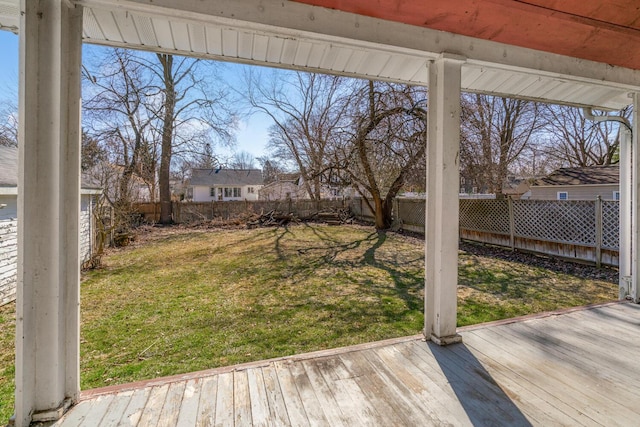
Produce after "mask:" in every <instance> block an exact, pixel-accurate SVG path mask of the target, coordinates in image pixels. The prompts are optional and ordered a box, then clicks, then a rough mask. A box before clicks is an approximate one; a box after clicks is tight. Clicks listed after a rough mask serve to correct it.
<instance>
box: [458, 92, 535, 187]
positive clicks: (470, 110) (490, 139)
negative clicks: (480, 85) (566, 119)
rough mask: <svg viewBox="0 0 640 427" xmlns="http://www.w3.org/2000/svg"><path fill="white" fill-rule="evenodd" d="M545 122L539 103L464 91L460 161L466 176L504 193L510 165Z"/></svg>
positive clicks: (479, 184) (478, 184)
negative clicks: (503, 187) (503, 189)
mask: <svg viewBox="0 0 640 427" xmlns="http://www.w3.org/2000/svg"><path fill="white" fill-rule="evenodd" d="M543 125H544V121H543V118H542V115H541V114H540V106H539V104H537V103H534V102H531V101H525V100H518V99H509V98H500V97H496V96H490V95H481V94H463V96H462V120H461V135H460V136H461V141H460V142H461V144H460V163H461V174H462V176H463V177H465V178H467V179H470V180H472V181H474V182H475V184H476V186H477V187H479V188H481V189H483V190H484V191H487V192H490V193H495V194H496V195H498V196H499V195H501V194H502V186H503V184H504V183H505V180H506V178H507V175H508V173H509V167H510V166H511V165H512V164H513V163H514V162H515V161H516V160H517V159H518V156H520V154H521V153H522V152H523V151H524V150H526V149H527V148H528V147H529V146H530V145H531V144H532V142H533V141H534V139H535V135H536V133H537V132H538V131H540V129H542V127H543Z"/></svg>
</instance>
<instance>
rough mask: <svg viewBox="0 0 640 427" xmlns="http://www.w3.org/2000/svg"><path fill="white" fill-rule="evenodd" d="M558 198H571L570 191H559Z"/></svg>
mask: <svg viewBox="0 0 640 427" xmlns="http://www.w3.org/2000/svg"><path fill="white" fill-rule="evenodd" d="M558 200H569V193H567V192H566V191H558Z"/></svg>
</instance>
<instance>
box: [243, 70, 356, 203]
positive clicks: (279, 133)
mask: <svg viewBox="0 0 640 427" xmlns="http://www.w3.org/2000/svg"><path fill="white" fill-rule="evenodd" d="M278 76H284V78H283V79H282V80H279V79H277V78H276V77H275V75H274V77H273V78H272V79H271V80H270V81H269V82H268V83H267V84H265V82H264V81H260V79H259V78H258V77H256V76H255V75H252V76H250V77H249V91H248V99H249V102H250V103H251V105H252V106H253V108H254V109H256V110H258V111H261V112H262V113H264V114H266V115H268V116H269V117H271V119H272V120H273V123H274V124H273V125H272V126H271V128H270V129H269V135H270V139H269V148H271V149H272V150H273V153H274V156H275V157H277V158H279V159H281V160H283V161H285V162H289V163H291V164H292V165H293V166H294V167H295V168H296V169H298V170H299V171H300V174H301V176H302V178H303V183H304V186H305V189H306V191H307V194H308V195H309V198H311V199H314V200H319V199H320V198H321V197H322V181H323V174H324V172H325V171H326V170H327V167H328V164H327V162H328V148H329V146H330V144H331V143H332V140H334V139H335V138H336V134H337V133H338V132H339V130H340V123H341V122H342V120H343V113H344V111H345V109H346V104H345V103H344V100H343V93H342V88H343V86H342V82H343V79H342V78H340V77H335V76H327V75H320V74H308V73H301V72H297V73H287V74H282V73H280V74H278Z"/></svg>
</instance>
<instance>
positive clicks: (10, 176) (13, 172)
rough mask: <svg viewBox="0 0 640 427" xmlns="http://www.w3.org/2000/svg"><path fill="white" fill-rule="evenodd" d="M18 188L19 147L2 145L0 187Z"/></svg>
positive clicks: (0, 149) (0, 152)
mask: <svg viewBox="0 0 640 427" xmlns="http://www.w3.org/2000/svg"><path fill="white" fill-rule="evenodd" d="M17 186H18V147H6V146H4V145H0V187H17Z"/></svg>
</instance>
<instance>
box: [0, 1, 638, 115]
mask: <svg viewBox="0 0 640 427" xmlns="http://www.w3.org/2000/svg"><path fill="white" fill-rule="evenodd" d="M78 3H80V4H83V5H84V6H85V8H84V34H83V35H84V41H85V42H87V43H95V44H102V45H109V46H119V47H128V48H134V49H145V50H151V51H163V52H169V53H174V54H179V55H191V56H198V57H203V58H210V59H217V60H226V61H234V62H243V63H250V64H257V65H267V66H275V67H281V68H291V69H297V70H305V71H315V72H327V73H333V74H339V75H345V76H352V77H362V78H370V79H380V80H387V81H395V82H403V83H409V84H414V85H426V84H427V75H428V73H427V65H428V62H429V60H432V59H435V58H437V57H438V56H439V54H440V52H436V51H435V50H431V51H427V50H421V49H415V48H407V47H398V44H396V45H395V46H394V45H393V44H382V43H375V42H370V41H364V40H356V39H348V38H345V37H336V36H333V35H330V34H328V33H327V34H321V33H317V32H309V31H300V30H297V29H292V28H283V27H276V26H270V25H264V24H261V23H256V22H249V21H246V20H241V19H233V18H229V17H224V18H221V17H219V16H212V15H210V16H201V15H197V14H194V13H184V12H183V11H181V12H180V13H175V14H172V13H170V11H168V10H167V9H166V8H165V9H163V8H156V7H154V6H150V4H153V3H154V2H149V4H143V5H140V4H139V3H144V2H139V1H132V2H126V1H125V2H122V1H118V2H116V1H109V0H94V1H92V0H85V1H78ZM157 3H158V2H155V4H157ZM164 3H170V2H168V1H164ZM181 3H182V2H177V1H176V2H175V4H176V7H177V8H180V7H181ZM187 3H192V2H187ZM212 3H224V2H212ZM237 3H240V4H241V5H242V4H243V3H246V4H247V8H248V7H249V6H255V5H256V4H262V3H272V2H270V1H267V2H260V1H253V0H252V1H249V2H246V1H242V2H237ZM237 3H236V4H237ZM241 5H239V6H235V5H234V7H241ZM283 6H284V3H283ZM219 7H222V6H219ZM259 7H260V6H259ZM287 7H290V8H298V9H301V10H302V9H304V10H314V11H316V12H317V11H318V9H319V8H314V7H311V6H305V5H298V4H296V5H294V6H287ZM337 13H339V14H340V16H343V15H348V14H344V13H340V12H337ZM359 19H360V22H362V23H363V25H364V24H366V23H367V22H368V21H376V24H378V25H379V28H378V31H383V30H385V26H388V28H386V29H387V30H389V31H397V30H398V28H400V29H401V30H406V31H407V34H410V33H411V31H414V30H413V29H414V28H415V27H411V26H407V25H402V24H394V23H388V22H386V21H379V20H375V19H373V18H359ZM312 20H313V19H312ZM380 23H382V26H380ZM398 25H401V26H400V27H398ZM18 26H19V0H0V28H2V29H10V30H13V31H16V30H17V28H18ZM421 31H422V32H421V34H425V33H424V30H421ZM428 34H430V35H433V36H435V37H438V38H439V37H443V38H446V37H447V35H448V33H442V32H430V33H428ZM449 36H453V37H456V36H455V35H449ZM389 39H390V43H392V40H391V38H389ZM458 39H464V38H463V37H462V36H458ZM467 39H469V40H470V43H471V47H470V50H471V51H472V50H473V43H476V44H477V45H480V44H483V46H484V49H487V46H488V47H489V48H491V47H495V49H503V48H504V46H505V45H500V44H498V43H494V42H486V41H475V39H470V38H467ZM463 42H466V40H463ZM436 44H438V42H437V41H436ZM509 49H518V54H519V55H521V56H526V54H527V53H529V52H530V54H531V55H540V57H541V58H542V59H541V60H539V61H538V62H541V61H547V62H549V61H553V60H556V59H558V58H561V59H563V58H566V57H561V56H559V55H552V54H543V53H540V52H537V51H530V50H529V51H528V50H526V49H523V48H512V47H509ZM506 52H507V51H506V50H505V53H504V56H505V57H506V56H507V54H506ZM454 53H455V52H454ZM468 53H469V52H462V55H463V56H465V54H466V55H468ZM574 61H576V62H579V64H578V66H579V67H582V68H584V67H585V66H586V67H588V66H589V63H588V61H581V60H574ZM585 64H586V65H585ZM593 64H595V65H597V66H602V65H603V64H598V63H593ZM568 70H569V71H568V72H567V74H562V73H558V72H549V71H546V70H541V69H528V68H526V67H521V66H510V65H506V64H504V63H503V64H498V63H494V62H490V61H483V60H478V59H477V58H468V60H467V62H466V63H465V64H464V65H463V67H462V89H463V90H464V91H470V92H480V93H488V94H495V95H502V96H509V97H515V98H524V99H533V100H540V101H543V102H549V103H559V104H568V105H578V106H592V107H595V108H602V109H612V110H617V109H620V108H622V107H624V106H626V105H628V104H630V103H631V99H630V98H629V96H628V94H629V93H630V92H632V91H640V73H638V72H635V71H632V70H629V71H630V72H631V73H635V74H637V75H638V76H639V78H638V80H637V84H635V85H634V84H629V82H624V83H621V82H620V81H617V82H611V81H604V80H602V79H594V78H585V77H584V76H576V75H574V74H570V69H569V68H568ZM623 70H624V71H627V70H626V69H623ZM627 80H628V79H627ZM632 80H633V79H632Z"/></svg>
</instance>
